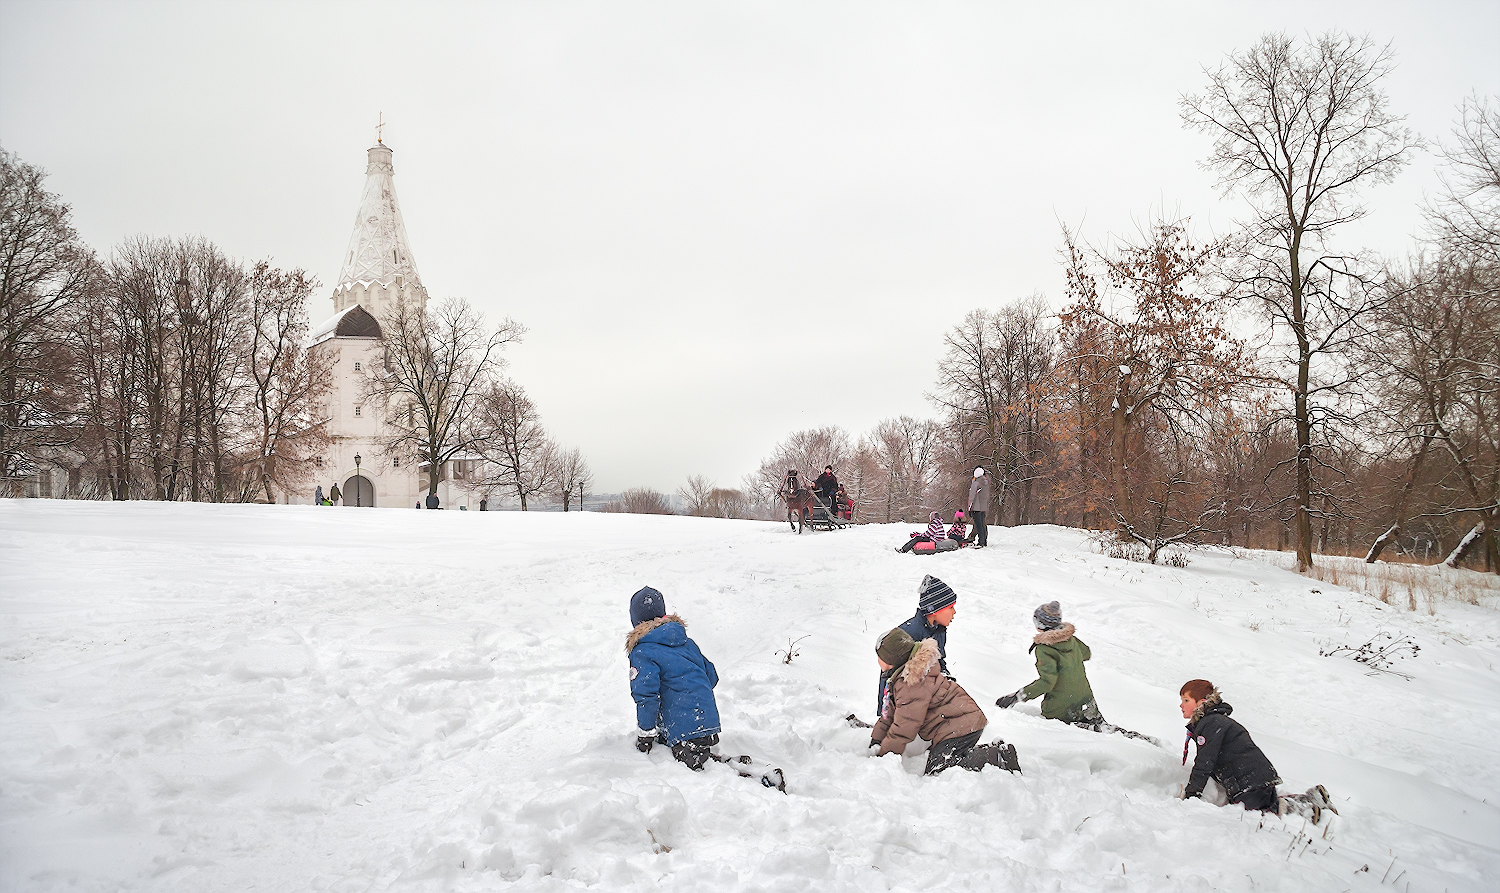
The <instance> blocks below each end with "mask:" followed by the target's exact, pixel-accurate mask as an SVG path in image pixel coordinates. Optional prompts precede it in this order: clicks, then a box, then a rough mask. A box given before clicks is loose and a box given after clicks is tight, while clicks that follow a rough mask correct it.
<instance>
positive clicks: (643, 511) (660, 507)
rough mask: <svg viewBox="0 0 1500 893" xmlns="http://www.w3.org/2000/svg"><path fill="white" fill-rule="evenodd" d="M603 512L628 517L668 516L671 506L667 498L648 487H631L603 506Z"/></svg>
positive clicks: (670, 512)
mask: <svg viewBox="0 0 1500 893" xmlns="http://www.w3.org/2000/svg"><path fill="white" fill-rule="evenodd" d="M603 511H606V512H621V513H624V514H628V515H670V514H672V504H671V502H669V501H668V500H667V497H666V496H665V495H664V494H662V493H661V492H659V491H656V490H653V489H651V488H650V487H632V488H630V489H629V490H626V491H624V492H623V493H621V494H620V498H619V499H616V500H612V501H610V502H608V503H606V504H605V506H604V508H603Z"/></svg>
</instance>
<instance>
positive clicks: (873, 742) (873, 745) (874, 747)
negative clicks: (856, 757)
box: [865, 738, 880, 750]
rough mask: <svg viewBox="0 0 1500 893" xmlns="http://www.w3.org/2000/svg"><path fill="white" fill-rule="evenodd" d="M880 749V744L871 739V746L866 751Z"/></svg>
mask: <svg viewBox="0 0 1500 893" xmlns="http://www.w3.org/2000/svg"><path fill="white" fill-rule="evenodd" d="M878 747H880V742H879V741H876V740H875V739H874V738H871V739H870V745H869V746H868V747H866V748H865V749H866V750H875V749H876V748H878Z"/></svg>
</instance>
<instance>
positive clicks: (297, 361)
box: [0, 151, 329, 502]
mask: <svg viewBox="0 0 1500 893" xmlns="http://www.w3.org/2000/svg"><path fill="white" fill-rule="evenodd" d="M44 178H45V174H44V172H42V171H41V170H40V169H38V168H36V167H35V166H33V165H29V164H27V163H25V162H24V161H22V160H21V159H20V158H18V157H16V156H15V155H14V154H13V153H9V152H4V151H0V477H3V480H4V481H5V482H6V484H7V488H6V489H7V490H8V491H9V493H10V494H13V495H18V491H19V489H20V488H19V484H20V482H21V481H23V480H25V479H27V478H32V477H34V476H37V475H38V474H39V473H40V472H42V471H43V470H45V471H46V472H47V474H48V475H49V476H50V472H51V471H52V470H53V469H60V470H62V471H63V472H64V473H65V474H67V476H68V488H67V489H68V490H69V491H71V494H72V495H77V496H86V497H87V496H93V497H104V498H112V499H140V498H146V499H164V500H170V499H193V500H204V501H215V502H237V501H247V500H251V499H255V498H265V499H270V498H271V488H272V487H273V486H274V487H279V488H282V489H289V488H293V487H298V486H300V485H301V483H302V481H303V480H304V479H305V477H306V474H307V472H308V466H309V464H310V462H311V458H312V457H313V456H314V455H315V454H316V453H317V452H318V450H319V449H320V448H321V446H322V443H323V433H322V430H321V426H320V424H319V420H318V419H316V418H315V417H314V412H313V409H314V407H316V406H317V405H318V404H319V402H320V401H321V399H322V397H323V394H324V393H325V392H326V389H327V387H328V381H329V374H328V370H327V369H325V368H322V367H320V366H319V365H318V364H317V363H316V362H314V361H313V359H312V358H311V357H310V356H309V354H308V351H307V350H306V348H305V347H304V341H305V340H306V334H307V311H306V306H307V299H308V296H309V295H310V294H311V291H312V289H313V287H314V285H315V283H314V282H313V281H312V280H311V278H310V277H308V276H307V274H306V273H304V272H303V271H301V270H290V271H287V270H280V269H277V268H274V267H273V266H271V264H270V263H268V262H260V263H256V264H253V265H245V264H243V263H240V262H237V261H233V260H231V259H229V258H227V257H226V256H225V255H224V254H223V253H222V252H221V251H220V250H219V249H218V248H216V247H215V246H214V245H213V244H212V243H210V242H208V241H207V240H205V239H201V238H184V239H178V240H170V239H148V238H134V239H130V240H127V241H126V242H125V243H124V244H122V245H120V246H119V247H118V248H117V249H116V250H115V251H114V252H113V253H112V254H111V255H110V256H109V257H108V258H107V259H103V260H101V259H99V258H97V257H96V256H95V255H94V253H93V252H92V251H90V250H89V248H88V247H87V246H86V245H85V244H84V243H83V242H82V240H81V239H80V238H79V237H78V235H77V233H76V231H75V230H74V229H73V227H72V225H71V222H70V217H71V212H70V209H69V208H68V206H67V205H66V204H65V203H64V202H63V201H62V199H61V198H60V197H59V196H57V195H56V194H54V193H50V192H48V191H47V190H46V189H45V187H44V185H43V181H44Z"/></svg>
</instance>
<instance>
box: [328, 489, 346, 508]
mask: <svg viewBox="0 0 1500 893" xmlns="http://www.w3.org/2000/svg"><path fill="white" fill-rule="evenodd" d="M343 498H344V494H343V493H340V492H339V485H338V484H334V485H333V487H332V488H331V489H330V490H329V491H328V500H329V501H330V502H332V503H333V504H334V505H338V504H339V500H341V499H343Z"/></svg>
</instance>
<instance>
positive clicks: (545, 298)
mask: <svg viewBox="0 0 1500 893" xmlns="http://www.w3.org/2000/svg"><path fill="white" fill-rule="evenodd" d="M1059 9H1060V11H1057V10H1059ZM1329 28H1338V29H1343V30H1348V31H1353V32H1356V33H1361V34H1364V33H1368V34H1369V35H1370V36H1372V37H1373V38H1374V39H1375V40H1377V41H1380V42H1386V41H1390V42H1393V44H1394V47H1395V50H1396V53H1397V59H1398V63H1399V67H1398V68H1397V70H1396V72H1395V74H1394V75H1393V76H1392V77H1391V78H1389V80H1388V82H1387V84H1386V88H1387V90H1388V92H1389V94H1390V97H1391V104H1392V107H1393V109H1394V110H1395V111H1397V112H1398V113H1400V114H1405V115H1408V116H1409V119H1408V123H1409V124H1410V125H1411V126H1412V127H1413V128H1414V129H1416V130H1417V131H1418V132H1420V133H1422V134H1423V135H1425V136H1427V137H1428V138H1429V139H1431V138H1433V137H1443V136H1445V135H1446V134H1447V132H1448V131H1449V129H1450V128H1451V126H1452V122H1453V119H1454V116H1455V115H1454V107H1455V106H1456V105H1457V103H1458V102H1459V101H1460V100H1461V99H1462V98H1463V97H1464V96H1465V95H1466V94H1468V93H1469V92H1471V91H1478V92H1480V93H1482V94H1484V93H1488V94H1500V52H1497V49H1496V47H1497V45H1500V40H1497V35H1500V3H1494V2H1463V3H1437V2H1422V3H1416V2H1410V3H1406V2H1403V3H1377V2H1369V0H1366V2H1358V3H1313V2H1297V3H1287V4H1278V3H1266V2H1257V3H1222V2H1212V3H1208V2H1194V3H1185V4H1144V3H1099V4H1084V3H1073V4H1041V3H1028V4H1025V5H1021V4H1016V5H1003V4H997V3H978V4H966V3H930V2H928V3H911V4H879V3H857V4H856V3H825V4H818V3H812V4H808V3H754V4H719V3H699V2H693V3H610V4H605V3H566V2H549V3H508V4H500V3H476V4H458V3H433V2H427V3H421V4H416V3H411V4H402V3H390V4H381V3H371V2H365V3H358V4H347V5H346V4H334V3H291V4H277V3H231V2H217V3H181V4H179V3H161V4H153V3H129V2H111V3H104V2H95V3H65V2H46V3H28V2H14V0H0V144H3V145H4V147H5V148H6V149H8V150H11V151H14V152H16V153H18V154H19V155H20V156H21V157H22V158H23V159H24V160H26V161H28V162H30V163H33V164H38V165H40V166H42V167H44V168H46V169H47V170H48V171H49V172H50V173H51V178H50V180H49V181H48V182H49V186H50V188H52V189H53V190H55V191H57V192H60V193H61V194H62V195H63V196H64V198H65V199H66V200H67V201H68V202H70V203H71V204H72V206H73V209H74V215H75V221H76V224H77V226H78V228H79V230H80V232H81V233H82V235H83V237H84V238H85V239H86V240H87V241H88V242H89V243H90V244H92V245H93V246H94V247H95V248H96V249H97V250H98V251H99V252H100V253H103V254H107V253H108V252H109V251H110V250H111V248H112V247H113V246H114V245H115V244H117V243H118V242H119V241H120V240H121V239H122V238H124V237H126V236H129V235H132V234H137V233H144V234H148V235H153V236H177V235H183V234H202V235H204V236H207V237H208V238H210V239H212V240H213V241H214V242H216V243H217V244H218V245H220V246H221V247H222V248H223V249H224V250H225V251H226V252H228V253H229V254H231V255H233V256H236V257H241V258H245V259H255V258H261V257H271V258H273V259H274V260H275V262H276V263H277V264H279V265H282V266H287V267H303V268H306V269H307V270H309V271H311V272H313V273H314V274H316V275H317V277H318V278H319V279H320V280H321V281H322V283H323V287H322V288H321V289H320V290H319V293H318V297H317V299H316V300H315V301H314V303H313V307H312V316H313V318H314V319H313V322H314V324H316V323H317V322H319V321H321V320H322V319H323V318H325V317H326V316H328V315H329V314H331V313H332V302H331V300H330V299H329V295H330V293H331V291H332V288H333V285H334V283H335V282H336V280H337V277H338V273H339V262H340V260H341V255H342V252H343V250H344V248H345V245H346V243H347V242H348V239H349V234H350V230H351V228H352V226H353V222H354V214H355V210H356V207H357V204H358V201H359V196H360V189H361V187H362V185H363V182H364V168H365V149H366V148H367V147H368V146H370V145H371V144H373V142H374V139H375V122H376V118H377V115H378V114H380V113H382V112H383V113H384V115H385V120H386V121H387V122H388V125H387V127H386V129H385V142H386V144H387V145H389V146H390V147H391V148H392V149H394V150H395V167H396V188H397V192H398V194H399V196H400V200H401V206H402V211H403V213H404V215H405V218H406V226H407V231H408V232H409V234H410V236H411V247H412V251H413V254H414V255H415V258H416V263H417V267H418V270H419V271H420V273H421V276H422V280H423V283H424V284H425V285H426V286H427V288H428V291H429V293H430V294H431V295H432V296H433V297H444V296H449V295H457V296H462V297H466V298H468V299H469V300H471V301H472V302H473V303H474V304H476V305H477V306H478V307H479V308H481V309H482V310H483V311H484V312H485V313H486V314H487V315H489V316H491V317H495V318H498V317H502V316H511V317H513V318H515V319H517V320H519V321H520V322H522V323H524V324H525V325H526V326H527V327H528V328H529V329H530V333H529V334H528V336H527V338H526V341H525V342H524V343H523V344H522V345H520V346H518V347H516V348H515V349H514V350H512V351H511V354H510V356H511V361H512V366H511V373H512V374H513V375H514V376H515V377H516V378H517V379H519V380H520V381H521V382H522V384H524V385H525V387H526V388H527V390H528V391H529V392H530V394H531V395H532V397H533V399H534V400H535V401H536V403H537V405H538V406H539V408H540V409H541V412H542V415H543V419H544V421H545V422H546V424H547V425H548V427H549V428H550V429H551V430H552V432H553V433H554V435H555V437H556V438H557V439H558V440H559V441H560V442H561V443H563V444H564V445H565V446H579V447H581V448H582V449H583V451H584V453H585V455H586V456H587V458H588V460H589V462H590V464H591V465H592V466H593V468H594V470H595V473H596V486H595V490H596V491H599V492H605V491H612V490H618V489H621V488H624V487H629V486H638V485H646V486H654V487H656V488H658V489H662V490H666V491H670V490H673V489H675V488H676V487H678V486H679V485H680V484H681V483H682V481H683V479H684V478H685V477H686V476H687V475H689V474H695V473H697V474H706V475H709V476H710V477H712V478H715V479H716V480H718V481H719V482H720V483H723V484H735V483H737V482H738V481H739V479H740V477H741V475H743V474H744V473H746V472H748V471H750V470H752V469H753V468H754V467H755V466H756V464H757V463H758V461H759V459H760V458H761V457H762V456H764V455H766V454H767V453H769V451H770V450H771V448H772V446H773V445H774V444H775V443H776V442H777V441H778V440H780V439H781V438H783V437H784V436H785V435H786V434H787V433H789V432H790V431H792V430H795V429H798V428H803V427H812V426H817V425H824V424H838V425H842V426H844V427H845V428H846V429H848V430H850V431H851V433H854V434H856V435H857V434H858V433H859V432H861V431H863V430H865V429H867V428H869V427H870V426H872V425H873V424H875V423H876V422H878V421H880V420H881V419H883V418H887V417H890V416H895V415H901V414H910V415H931V414H933V412H934V410H933V407H932V406H931V404H930V403H929V402H928V401H927V400H926V398H925V396H924V394H925V393H926V392H927V391H929V390H930V389H931V387H932V383H933V380H934V377H935V372H936V367H937V362H938V359H939V357H940V355H941V351H942V336H943V333H944V332H945V331H946V330H948V329H950V328H951V327H952V326H953V325H955V324H956V323H957V322H958V321H959V320H960V319H961V318H962V317H963V315H964V314H965V313H966V312H967V311H969V310H971V309H973V308H976V307H997V306H999V305H1001V304H1003V303H1005V302H1006V301H1009V300H1011V299H1014V298H1017V297H1022V296H1025V295H1029V294H1032V293H1034V292H1040V293H1042V294H1044V295H1045V296H1046V297H1047V299H1048V300H1049V302H1051V303H1052V305H1053V306H1054V307H1055V306H1059V304H1060V299H1061V296H1062V288H1063V276H1062V271H1061V267H1060V266H1059V263H1058V258H1057V248H1058V244H1059V235H1058V233H1059V227H1060V225H1061V224H1069V225H1074V226H1078V225H1081V226H1082V227H1083V230H1084V234H1085V236H1086V237H1087V238H1088V239H1089V240H1090V241H1093V242H1095V243H1096V244H1103V243H1105V242H1107V241H1108V239H1109V237H1110V236H1111V235H1112V234H1123V235H1128V234H1131V233H1134V232H1135V231H1136V229H1137V226H1138V225H1139V224H1140V223H1142V222H1144V221H1145V220H1147V219H1149V218H1150V217H1151V216H1152V214H1153V213H1155V212H1158V211H1160V210H1161V209H1163V208H1165V209H1166V210H1167V212H1169V213H1180V214H1184V215H1190V216H1191V217H1192V218H1193V220H1194V223H1195V224H1196V225H1197V226H1199V227H1200V228H1201V230H1200V231H1201V232H1202V233H1205V234H1206V233H1208V232H1210V231H1216V232H1226V231H1228V230H1229V229H1230V228H1231V227H1232V225H1233V222H1234V220H1235V218H1236V216H1237V215H1238V214H1239V213H1240V210H1241V205H1240V203H1239V200H1238V199H1236V198H1233V197H1231V198H1228V199H1225V198H1222V197H1221V196H1220V195H1219V194H1218V193H1217V191H1216V190H1215V188H1214V181H1213V178H1212V177H1211V175H1209V174H1207V173H1204V172H1203V171H1201V170H1200V169H1199V167H1198V160H1199V159H1201V158H1202V157H1204V155H1205V154H1206V153H1207V150H1208V145H1209V141H1208V137H1206V136H1204V135H1201V134H1197V133H1193V132H1188V131H1185V130H1183V128H1182V126H1181V124H1180V119H1179V117H1178V110H1177V100H1178V97H1179V95H1180V94H1182V93H1183V92H1188V91H1195V90H1199V89H1201V88H1202V86H1203V84H1204V82H1205V79H1204V76H1203V73H1202V69H1203V67H1204V66H1212V65H1216V64H1217V63H1218V62H1219V61H1221V60H1222V59H1223V58H1224V57H1225V55H1226V54H1228V53H1230V52H1232V51H1234V50H1235V49H1237V48H1244V47H1246V46H1248V45H1250V44H1251V43H1253V42H1254V41H1255V40H1256V38H1257V37H1258V36H1259V35H1260V34H1262V33H1263V32H1265V31H1269V30H1288V31H1291V32H1293V33H1295V34H1304V33H1307V32H1318V31H1322V30H1325V29H1329ZM1435 165H1436V160H1435V158H1434V157H1433V156H1432V155H1431V154H1420V155H1418V156H1416V157H1415V159H1414V161H1413V163H1412V164H1411V165H1410V166H1409V167H1408V169H1407V171H1406V173H1404V174H1403V175H1402V176H1401V177H1400V179H1399V180H1398V181H1397V182H1396V183H1394V184H1392V185H1389V186H1384V187H1380V188H1378V189H1376V190H1374V191H1373V192H1372V193H1371V194H1370V196H1369V202H1370V205H1371V207H1372V209H1373V213H1372V214H1371V216H1370V217H1369V218H1368V219H1367V220H1365V221H1362V222H1361V223H1359V224H1358V225H1357V226H1351V227H1349V228H1348V231H1347V232H1346V233H1345V234H1344V237H1343V238H1342V240H1341V244H1343V245H1345V246H1349V247H1353V246H1362V247H1368V248H1373V249H1376V250H1379V251H1382V252H1385V253H1389V254H1401V253H1404V252H1406V251H1407V250H1408V249H1409V248H1410V246H1411V244H1412V242H1411V240H1412V237H1413V235H1414V234H1415V233H1416V232H1417V229H1418V226H1419V219H1418V215H1417V212H1416V207H1417V204H1418V203H1419V202H1420V201H1421V198H1422V195H1423V192H1424V190H1429V191H1430V190H1431V189H1432V187H1433V185H1434V182H1435V179H1434V168H1435Z"/></svg>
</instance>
